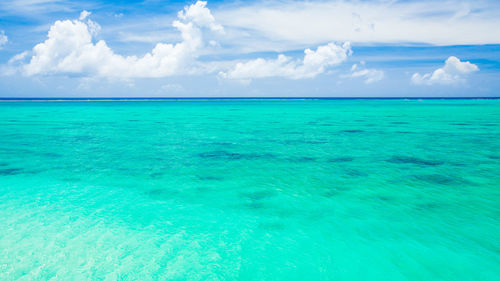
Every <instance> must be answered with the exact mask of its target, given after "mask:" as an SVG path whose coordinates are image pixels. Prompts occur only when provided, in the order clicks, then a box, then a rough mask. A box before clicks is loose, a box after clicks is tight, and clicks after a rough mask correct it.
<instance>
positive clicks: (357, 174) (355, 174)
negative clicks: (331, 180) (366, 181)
mask: <svg viewBox="0 0 500 281" xmlns="http://www.w3.org/2000/svg"><path fill="white" fill-rule="evenodd" d="M344 174H346V175H348V176H350V177H366V176H368V174H367V173H365V172H363V171H360V170H356V169H345V170H344Z"/></svg>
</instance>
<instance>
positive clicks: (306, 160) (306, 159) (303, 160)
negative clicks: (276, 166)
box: [287, 156, 317, 163]
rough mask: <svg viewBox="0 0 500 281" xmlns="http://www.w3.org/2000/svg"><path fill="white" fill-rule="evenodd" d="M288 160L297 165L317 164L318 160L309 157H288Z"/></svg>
mask: <svg viewBox="0 0 500 281" xmlns="http://www.w3.org/2000/svg"><path fill="white" fill-rule="evenodd" d="M287 160H288V161H290V162H295V163H310V162H315V161H316V160H317V159H316V158H314V157H308V156H297V157H288V158H287Z"/></svg>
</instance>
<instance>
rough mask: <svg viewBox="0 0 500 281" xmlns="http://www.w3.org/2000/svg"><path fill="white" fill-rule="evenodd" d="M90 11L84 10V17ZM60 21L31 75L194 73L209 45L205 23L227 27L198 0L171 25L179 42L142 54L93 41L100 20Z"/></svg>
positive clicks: (28, 69)
mask: <svg viewBox="0 0 500 281" xmlns="http://www.w3.org/2000/svg"><path fill="white" fill-rule="evenodd" d="M89 14H90V13H88V12H87V13H85V11H84V12H82V14H81V16H80V18H81V19H82V20H83V19H85V18H87V17H88V15H89ZM82 20H63V21H56V22H55V23H54V24H53V25H52V26H51V27H50V31H49V33H48V38H47V40H45V42H43V43H40V44H38V45H36V46H35V47H34V48H33V56H32V58H31V60H30V62H29V63H28V64H26V65H24V73H25V74H26V75H35V74H57V73H73V74H82V75H89V76H101V77H118V78H134V77H164V76H169V75H175V74H183V73H193V72H196V71H199V70H198V69H197V67H196V66H197V64H196V58H197V57H198V56H199V53H200V51H201V50H202V49H203V47H205V46H206V43H205V42H204V40H203V37H202V28H209V29H211V30H213V31H217V32H222V31H223V28H222V26H221V25H219V24H217V23H215V19H214V18H213V16H212V15H211V13H210V10H209V9H208V8H206V2H204V1H198V2H196V3H195V4H193V5H191V6H189V7H186V8H185V9H184V11H181V12H179V14H178V20H175V21H174V22H173V23H172V25H173V26H174V27H175V28H176V29H177V30H178V31H180V33H181V37H182V41H181V42H179V43H176V44H165V43H158V44H156V46H155V47H154V48H153V50H152V51H151V52H150V53H147V54H146V55H144V56H142V57H137V56H126V57H125V56H121V55H118V54H115V53H114V52H113V50H112V49H111V48H109V47H108V45H107V44H106V42H105V41H103V40H100V41H98V42H97V43H95V44H94V43H93V42H92V38H93V35H95V33H96V32H97V31H98V30H99V29H100V26H99V25H98V24H96V23H94V22H93V21H91V20H87V22H84V21H82Z"/></svg>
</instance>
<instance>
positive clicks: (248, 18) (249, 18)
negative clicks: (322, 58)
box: [214, 0, 500, 51]
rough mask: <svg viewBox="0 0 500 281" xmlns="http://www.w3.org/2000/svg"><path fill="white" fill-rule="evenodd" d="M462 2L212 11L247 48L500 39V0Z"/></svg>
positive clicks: (273, 4) (262, 5) (285, 4)
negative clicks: (341, 43) (338, 43)
mask: <svg viewBox="0 0 500 281" xmlns="http://www.w3.org/2000/svg"><path fill="white" fill-rule="evenodd" d="M463 2H464V1H462V0H446V1H440V2H439V5H436V2H435V1H430V0H424V1H393V0H373V1H343V0H326V1H257V2H250V1H247V2H246V3H251V4H242V5H230V6H221V7H220V9H219V10H215V11H214V15H215V16H216V17H217V20H218V22H220V23H221V24H222V25H224V27H225V28H226V30H227V32H228V33H230V34H232V35H233V37H232V38H231V39H229V40H231V42H234V44H237V45H238V44H240V45H238V46H239V47H240V48H241V49H243V50H244V51H268V50H276V49H278V50H283V51H285V50H290V49H296V48H298V47H303V46H310V45H315V44H323V43H324V42H332V41H333V42H344V41H350V42H353V43H374V42H375V43H383V44H384V43H426V44H434V45H462V44H498V43H500V28H492V27H498V26H500V17H499V16H498V15H499V13H500V4H499V3H500V2H498V1H492V0H490V1H488V0H486V1H467V5H463ZM244 3H245V2H244ZM253 39H258V41H257V42H252V40H253ZM222 43H224V42H222ZM250 44H252V46H251V47H252V48H250V47H249V45H250Z"/></svg>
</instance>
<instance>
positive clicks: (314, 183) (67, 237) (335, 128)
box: [0, 100, 500, 280]
mask: <svg viewBox="0 0 500 281" xmlns="http://www.w3.org/2000/svg"><path fill="white" fill-rule="evenodd" d="M499 136H500V101H499V100H423V101H418V100H410V101H405V100H302V101H301V100H286V101H283V100H282V101H279V100H219V101H215V100H212V101H195V100H190V101H159V102H155V101H148V102H141V101H134V102H104V101H101V102H76V101H73V102H1V103H0V220H1V223H0V252H1V254H0V280H89V279H91V280H499V277H498V276H500V204H499V201H500V173H499V171H500V139H499Z"/></svg>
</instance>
